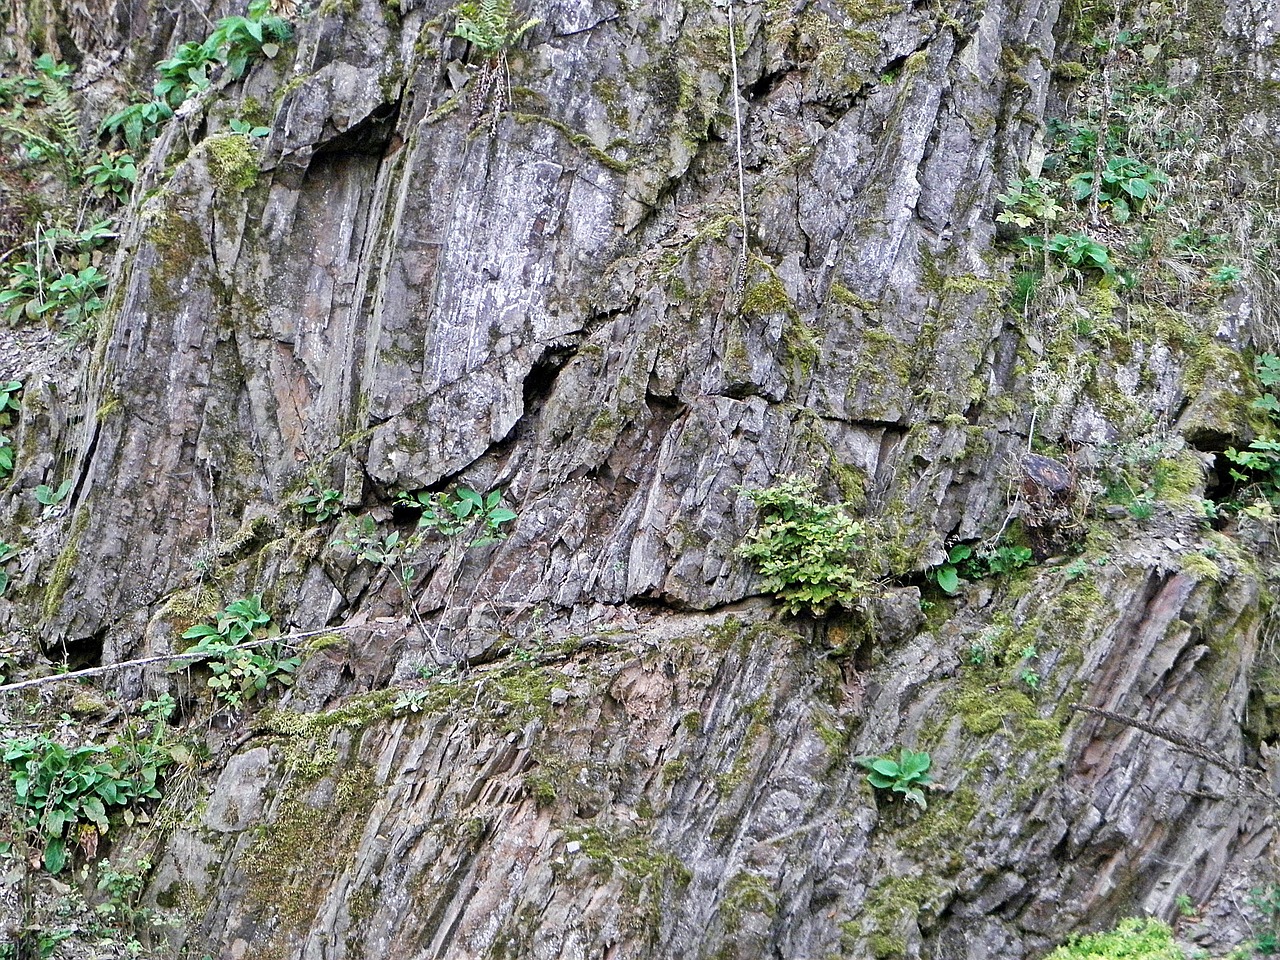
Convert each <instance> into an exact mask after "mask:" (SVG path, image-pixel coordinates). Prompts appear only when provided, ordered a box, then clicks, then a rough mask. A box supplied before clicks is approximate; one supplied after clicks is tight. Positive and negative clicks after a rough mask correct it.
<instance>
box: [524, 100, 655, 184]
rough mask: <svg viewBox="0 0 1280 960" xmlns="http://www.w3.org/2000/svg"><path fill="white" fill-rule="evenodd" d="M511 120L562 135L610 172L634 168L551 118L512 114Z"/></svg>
mask: <svg viewBox="0 0 1280 960" xmlns="http://www.w3.org/2000/svg"><path fill="white" fill-rule="evenodd" d="M512 118H513V119H514V120H515V121H516V123H520V124H531V123H540V124H543V125H544V126H548V127H550V128H551V129H553V130H555V131H557V132H558V133H560V134H562V135H563V136H564V137H565V139H566V140H568V141H569V142H570V143H571V144H573V145H574V146H575V147H577V148H578V149H579V150H581V151H582V152H583V153H585V154H586V155H587V156H589V157H590V158H591V159H592V160H594V161H595V162H596V163H598V164H600V165H601V166H602V167H604V168H606V169H608V170H612V171H614V172H615V173H628V172H630V171H631V169H632V168H633V167H634V166H635V165H634V164H633V163H631V162H629V161H627V160H619V159H618V158H617V157H613V156H610V155H609V154H608V153H606V152H605V151H604V150H602V149H601V148H600V147H599V146H597V145H596V143H595V142H594V141H593V140H592V139H591V138H590V137H589V136H587V135H586V134H585V133H579V132H578V131H576V130H574V129H573V128H572V127H570V126H569V125H568V124H566V123H562V122H561V121H559V120H553V119H552V118H551V117H544V116H543V115H542V114H537V113H513V114H512Z"/></svg>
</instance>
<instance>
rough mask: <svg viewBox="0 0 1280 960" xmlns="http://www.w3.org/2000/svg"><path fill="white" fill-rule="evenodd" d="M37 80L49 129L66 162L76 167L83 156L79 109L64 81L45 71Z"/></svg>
mask: <svg viewBox="0 0 1280 960" xmlns="http://www.w3.org/2000/svg"><path fill="white" fill-rule="evenodd" d="M39 80H40V88H41V91H42V94H43V97H44V102H45V103H46V104H47V105H48V107H49V111H50V114H51V117H50V119H49V121H48V124H49V130H50V131H51V132H52V133H53V135H54V136H55V137H56V138H57V139H58V140H59V142H61V144H62V147H63V151H62V152H63V154H64V155H65V156H66V158H67V160H68V162H69V163H72V164H74V165H75V166H76V167H77V168H78V167H79V165H80V162H81V160H82V159H83V156H84V151H83V148H82V147H81V146H80V111H79V110H78V109H77V108H76V104H75V101H74V100H73V99H72V98H71V91H70V89H68V87H67V85H66V84H65V83H63V82H62V81H61V80H59V79H57V78H56V77H51V76H49V75H48V74H45V73H41V74H40V75H39Z"/></svg>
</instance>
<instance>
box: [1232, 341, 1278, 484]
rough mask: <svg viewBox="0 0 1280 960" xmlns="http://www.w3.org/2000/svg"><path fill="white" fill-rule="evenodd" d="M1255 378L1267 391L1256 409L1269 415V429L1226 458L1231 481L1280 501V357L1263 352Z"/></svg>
mask: <svg viewBox="0 0 1280 960" xmlns="http://www.w3.org/2000/svg"><path fill="white" fill-rule="evenodd" d="M1254 375H1255V376H1256V377H1257V380H1258V383H1259V384H1260V385H1261V386H1262V387H1263V388H1265V390H1264V392H1263V393H1262V395H1261V396H1260V397H1259V398H1258V399H1256V400H1254V401H1253V406H1254V408H1255V409H1257V410H1261V411H1263V412H1264V413H1266V415H1267V422H1268V429H1267V430H1266V431H1264V432H1263V433H1262V435H1260V436H1258V437H1255V438H1254V439H1253V440H1251V441H1250V443H1249V446H1248V447H1247V448H1246V449H1244V450H1239V449H1236V448H1235V447H1228V448H1227V450H1226V454H1225V455H1226V458H1227V460H1228V461H1229V462H1230V463H1231V464H1232V467H1230V469H1229V471H1228V472H1229V473H1230V475H1231V478H1232V479H1233V480H1235V481H1236V482H1237V483H1242V484H1250V485H1255V486H1257V487H1258V488H1259V491H1260V492H1261V493H1262V494H1263V495H1264V496H1265V497H1266V498H1267V499H1268V500H1275V499H1278V498H1280V439H1278V438H1280V396H1277V392H1276V390H1275V388H1276V387H1278V386H1280V357H1278V356H1276V355H1275V354H1270V353H1264V354H1261V355H1260V356H1258V357H1257V359H1256V360H1255V362H1254Z"/></svg>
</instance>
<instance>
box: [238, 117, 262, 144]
mask: <svg viewBox="0 0 1280 960" xmlns="http://www.w3.org/2000/svg"><path fill="white" fill-rule="evenodd" d="M231 132H232V133H238V134H240V136H242V137H250V138H252V139H258V138H261V137H266V136H269V135H270V134H271V128H270V127H255V126H254V125H253V124H252V123H250V122H249V121H248V120H240V119H238V118H233V119H232V120H231Z"/></svg>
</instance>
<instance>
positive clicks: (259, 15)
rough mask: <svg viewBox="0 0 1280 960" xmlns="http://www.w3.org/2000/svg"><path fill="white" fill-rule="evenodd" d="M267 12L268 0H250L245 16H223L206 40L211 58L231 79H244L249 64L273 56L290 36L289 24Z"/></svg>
mask: <svg viewBox="0 0 1280 960" xmlns="http://www.w3.org/2000/svg"><path fill="white" fill-rule="evenodd" d="M270 11H271V2H270V0H252V2H250V4H249V9H248V11H247V14H248V15H247V16H243V17H240V16H234V17H223V18H222V19H221V20H219V21H218V22H217V24H216V25H215V26H214V30H213V33H211V34H210V35H209V39H208V40H206V41H205V43H204V46H205V49H206V51H207V52H208V53H209V54H210V55H211V58H217V59H218V60H220V61H221V62H222V63H224V64H226V67H227V71H228V72H229V73H230V74H231V76H232V77H233V78H234V79H237V80H238V79H239V78H240V77H242V76H244V72H245V70H246V69H248V66H249V63H250V61H252V60H255V59H257V58H259V57H265V58H267V59H271V58H272V57H275V56H276V55H277V54H278V53H279V52H280V45H281V44H282V43H285V42H286V41H288V40H289V39H290V37H292V36H293V28H292V27H290V26H289V21H287V20H285V19H284V18H283V17H277V16H275V15H274V14H272V13H271V12H270Z"/></svg>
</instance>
